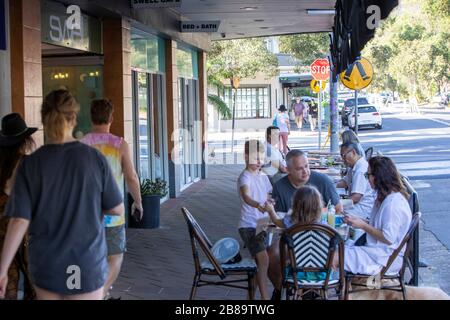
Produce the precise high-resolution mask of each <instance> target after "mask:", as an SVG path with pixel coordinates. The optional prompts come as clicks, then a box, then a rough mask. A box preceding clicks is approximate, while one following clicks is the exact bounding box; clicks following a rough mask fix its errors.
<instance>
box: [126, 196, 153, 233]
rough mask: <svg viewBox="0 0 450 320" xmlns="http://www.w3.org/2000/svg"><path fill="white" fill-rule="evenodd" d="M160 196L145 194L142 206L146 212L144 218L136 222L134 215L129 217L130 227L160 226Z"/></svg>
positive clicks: (150, 227) (148, 227) (151, 227)
mask: <svg viewBox="0 0 450 320" xmlns="http://www.w3.org/2000/svg"><path fill="white" fill-rule="evenodd" d="M160 201H161V197H160V196H143V197H142V207H143V208H144V214H143V217H142V220H141V221H139V222H136V220H134V218H133V217H130V218H129V221H130V228H139V229H155V228H159V213H160V208H161V204H160Z"/></svg>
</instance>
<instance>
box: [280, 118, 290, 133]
mask: <svg viewBox="0 0 450 320" xmlns="http://www.w3.org/2000/svg"><path fill="white" fill-rule="evenodd" d="M289 121H290V120H289V116H288V115H287V113H278V114H277V127H278V128H280V132H289V129H288V126H287V124H288V123H289Z"/></svg>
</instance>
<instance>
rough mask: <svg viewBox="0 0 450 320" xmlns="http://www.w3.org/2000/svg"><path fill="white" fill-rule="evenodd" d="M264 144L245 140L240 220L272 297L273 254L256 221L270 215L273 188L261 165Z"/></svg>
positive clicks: (264, 288) (262, 284) (261, 280)
mask: <svg viewBox="0 0 450 320" xmlns="http://www.w3.org/2000/svg"><path fill="white" fill-rule="evenodd" d="M264 156H265V152H264V145H263V144H262V143H261V142H260V141H258V140H250V141H247V142H246V143H245V163H246V167H245V170H244V171H242V173H241V175H240V176H239V178H238V191H239V198H240V200H241V217H240V221H239V226H238V228H239V234H240V236H241V238H242V240H244V243H245V245H246V247H247V248H248V249H249V251H250V254H251V255H252V257H253V258H254V259H255V260H256V265H257V266H258V272H257V274H256V280H257V282H258V286H259V290H260V292H261V298H262V299H263V300H267V299H269V294H268V289H267V279H268V277H267V273H268V269H269V255H268V253H267V247H268V241H267V233H266V232H265V231H262V232H260V233H258V234H256V225H257V222H258V220H259V219H262V218H265V217H268V214H267V212H266V202H267V200H268V199H270V198H269V194H270V193H271V192H272V185H271V183H270V181H269V178H268V177H267V175H265V174H264V173H261V171H260V169H261V166H262V164H263V163H264Z"/></svg>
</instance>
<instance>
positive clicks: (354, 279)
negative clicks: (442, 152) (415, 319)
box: [345, 212, 421, 300]
mask: <svg viewBox="0 0 450 320" xmlns="http://www.w3.org/2000/svg"><path fill="white" fill-rule="evenodd" d="M420 216H421V213H420V212H417V213H414V214H413V217H412V220H411V224H410V225H409V229H408V232H406V235H405V236H404V237H403V240H402V242H400V245H399V246H398V248H397V249H396V250H394V252H393V253H392V254H391V256H390V257H389V259H388V262H387V264H386V266H385V267H384V268H383V269H381V271H380V273H379V274H378V275H367V274H353V273H351V272H347V273H346V276H345V278H346V285H345V297H346V299H348V295H349V294H350V293H354V292H358V291H364V290H373V289H379V290H392V291H398V292H401V293H402V295H403V299H404V300H406V289H405V279H404V276H405V270H406V268H407V267H408V268H410V263H411V260H410V259H409V258H410V255H411V251H412V249H413V237H412V235H413V233H414V231H415V230H416V229H417V227H418V225H419V220H420ZM405 247H406V249H405V253H404V255H403V264H402V267H401V269H400V271H399V272H398V273H389V268H390V267H391V265H392V263H393V262H394V261H395V259H396V258H397V257H398V255H399V254H400V252H401V251H402V250H403V249H404V248H405ZM353 287H355V289H354V290H350V288H353ZM357 288H358V289H357Z"/></svg>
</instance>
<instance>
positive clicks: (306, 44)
mask: <svg viewBox="0 0 450 320" xmlns="http://www.w3.org/2000/svg"><path fill="white" fill-rule="evenodd" d="M280 49H281V51H282V52H285V53H290V54H292V55H293V56H294V57H295V58H297V59H299V60H300V61H301V63H302V65H308V66H309V65H310V64H311V63H312V62H313V61H314V60H315V59H317V58H324V57H326V55H327V54H328V52H329V51H330V39H329V36H328V33H308V34H306V33H305V34H296V35H291V36H281V37H280Z"/></svg>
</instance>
